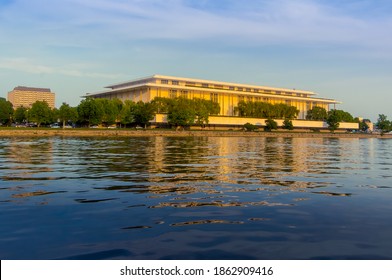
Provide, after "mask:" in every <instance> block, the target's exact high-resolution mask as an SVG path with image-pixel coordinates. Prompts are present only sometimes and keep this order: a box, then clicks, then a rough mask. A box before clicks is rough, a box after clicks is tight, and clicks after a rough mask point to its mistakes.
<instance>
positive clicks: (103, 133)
mask: <svg viewBox="0 0 392 280" xmlns="http://www.w3.org/2000/svg"><path fill="white" fill-rule="evenodd" d="M154 136H166V137H276V138H279V137H293V138H381V139H392V134H384V135H382V136H381V135H380V134H361V133H342V132H337V133H331V132H289V131H276V132H265V131H260V132H248V131H224V130H204V131H202V130H183V131H175V130H150V129H147V130H132V129H91V128H90V129H79V128H77V129H45V128H41V129H40V128H31V129H0V137H154Z"/></svg>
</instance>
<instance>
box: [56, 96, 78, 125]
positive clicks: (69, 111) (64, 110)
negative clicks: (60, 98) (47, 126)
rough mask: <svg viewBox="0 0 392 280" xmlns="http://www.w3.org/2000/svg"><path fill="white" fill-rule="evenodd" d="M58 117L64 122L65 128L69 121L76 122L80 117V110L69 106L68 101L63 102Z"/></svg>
mask: <svg viewBox="0 0 392 280" xmlns="http://www.w3.org/2000/svg"><path fill="white" fill-rule="evenodd" d="M58 117H59V119H60V121H61V122H62V123H63V128H64V127H65V124H66V123H67V122H69V121H71V122H76V121H77V119H78V111H77V109H76V108H74V107H71V106H69V105H68V104H67V103H65V102H63V104H62V105H61V106H60V109H59V112H58Z"/></svg>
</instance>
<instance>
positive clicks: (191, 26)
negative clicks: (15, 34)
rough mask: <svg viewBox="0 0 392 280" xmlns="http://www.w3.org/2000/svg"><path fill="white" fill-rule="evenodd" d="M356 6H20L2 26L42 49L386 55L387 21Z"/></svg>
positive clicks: (173, 2) (114, 1) (105, 2)
mask: <svg viewBox="0 0 392 280" xmlns="http://www.w3.org/2000/svg"><path fill="white" fill-rule="evenodd" d="M349 2H352V1H349ZM360 2H362V6H358V5H356V6H355V7H353V5H354V4H352V5H347V4H346V5H344V4H342V3H345V2H344V1H343V2H339V1H336V2H335V1H330V2H328V1H320V0H319V1H316V0H313V1H311V0H299V1H288V0H279V1H265V0H255V1H247V2H245V3H244V2H243V1H230V0H217V1H190V0H150V1H141V0H131V1H124V0H110V1H109V0H85V1H80V0H64V1H46V0H29V1H27V0H17V1H16V2H15V4H14V5H15V6H13V8H12V6H11V8H10V7H8V8H7V10H8V12H9V13H11V14H12V13H15V14H16V13H19V14H20V16H19V17H14V16H13V15H11V14H10V16H9V17H7V20H8V22H10V23H12V22H13V20H15V21H17V20H18V18H20V17H23V18H25V21H26V22H27V23H31V24H32V25H31V27H32V28H36V31H34V30H31V33H32V34H30V36H36V37H37V38H40V39H42V40H43V41H45V39H51V40H53V39H54V38H57V40H60V41H64V42H65V41H66V40H68V41H70V40H71V41H72V40H73V41H76V40H78V41H79V43H80V44H89V43H90V44H97V43H102V44H105V43H107V42H108V41H111V40H119V41H122V40H148V39H169V40H170V39H172V40H183V41H186V40H201V39H213V40H216V41H221V42H222V41H223V42H225V43H226V44H233V45H236V44H249V45H255V44H288V43H291V44H299V43H301V44H303V43H305V44H309V43H310V44H319V43H324V44H352V45H353V46H356V47H361V46H363V47H374V48H385V47H386V46H388V47H391V46H392V39H389V38H390V36H388V34H389V32H390V31H389V30H391V27H392V21H391V20H390V19H389V18H388V17H376V16H375V17H372V18H365V17H363V14H362V12H363V10H364V9H366V8H367V7H368V6H366V5H364V2H367V1H360ZM381 2H384V1H381ZM212 3H216V4H212ZM352 3H353V2H352ZM219 4H220V5H219ZM373 11H374V12H375V13H376V12H377V11H376V10H373ZM5 13H7V11H6V12H5ZM5 13H3V17H4V16H5ZM380 13H381V12H380ZM14 18H15V19H14ZM55 35H56V36H57V37H54V36H55Z"/></svg>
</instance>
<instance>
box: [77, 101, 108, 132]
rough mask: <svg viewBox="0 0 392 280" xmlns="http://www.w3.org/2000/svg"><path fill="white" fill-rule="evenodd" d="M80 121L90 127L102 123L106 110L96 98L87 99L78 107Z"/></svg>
mask: <svg viewBox="0 0 392 280" xmlns="http://www.w3.org/2000/svg"><path fill="white" fill-rule="evenodd" d="M77 111H78V115H79V120H80V121H81V122H82V123H86V124H87V125H88V126H91V125H97V124H101V123H102V119H103V115H104V109H103V106H102V102H99V101H97V100H96V99H94V98H89V97H88V98H86V99H84V100H82V101H81V102H80V104H79V105H78V107H77Z"/></svg>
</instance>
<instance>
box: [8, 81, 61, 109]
mask: <svg viewBox="0 0 392 280" xmlns="http://www.w3.org/2000/svg"><path fill="white" fill-rule="evenodd" d="M8 101H9V102H11V103H12V105H13V107H14V109H16V108H18V107H22V106H23V107H26V108H30V107H31V106H32V105H33V104H34V103H35V102H36V101H46V102H47V103H48V105H49V107H50V108H52V109H53V108H54V106H55V93H53V92H51V91H50V89H49V88H33V87H22V86H18V87H15V88H14V89H13V90H12V91H10V92H9V93H8Z"/></svg>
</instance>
